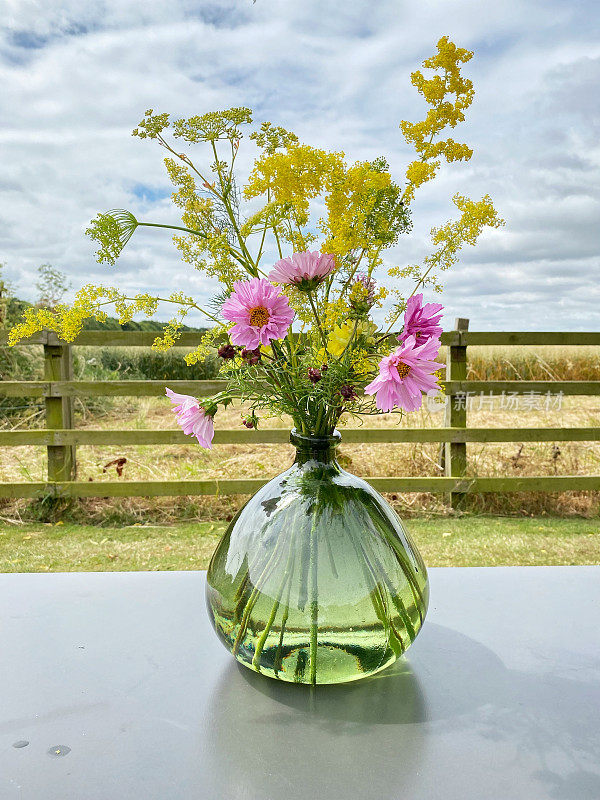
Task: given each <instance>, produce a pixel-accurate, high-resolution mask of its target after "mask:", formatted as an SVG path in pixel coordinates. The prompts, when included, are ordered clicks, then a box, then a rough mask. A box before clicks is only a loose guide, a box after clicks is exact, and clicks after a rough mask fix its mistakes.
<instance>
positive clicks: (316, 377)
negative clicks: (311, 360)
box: [308, 367, 323, 383]
mask: <svg viewBox="0 0 600 800" xmlns="http://www.w3.org/2000/svg"><path fill="white" fill-rule="evenodd" d="M308 377H309V379H310V380H311V382H312V383H318V382H319V381H320V380H321V378H322V377H323V375H322V374H321V370H320V369H313V368H312V367H311V369H309V370H308Z"/></svg>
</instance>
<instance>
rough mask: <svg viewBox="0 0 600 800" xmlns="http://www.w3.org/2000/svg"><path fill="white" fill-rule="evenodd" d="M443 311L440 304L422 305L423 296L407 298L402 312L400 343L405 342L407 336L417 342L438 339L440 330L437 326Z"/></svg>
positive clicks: (414, 295)
mask: <svg viewBox="0 0 600 800" xmlns="http://www.w3.org/2000/svg"><path fill="white" fill-rule="evenodd" d="M443 310H444V306H443V305H441V303H425V305H423V295H422V294H413V296H412V297H409V298H408V301H407V303H406V311H405V312H404V328H403V330H402V333H401V334H400V335H399V336H398V339H399V340H400V341H401V342H405V341H406V339H407V338H408V337H409V336H414V337H415V339H416V340H417V341H419V342H423V341H424V340H425V339H430V338H434V339H439V338H440V336H441V335H442V328H441V326H440V325H439V321H440V320H441V318H442V316H443V314H441V313H440V312H441V311H443Z"/></svg>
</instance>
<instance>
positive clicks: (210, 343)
mask: <svg viewBox="0 0 600 800" xmlns="http://www.w3.org/2000/svg"><path fill="white" fill-rule="evenodd" d="M231 327H232V326H231V325H229V326H226V325H215V327H214V328H211V330H209V331H206V333H205V334H204V335H203V336H202V338H201V339H200V344H199V345H198V346H197V347H196V348H195V349H194V350H192V351H191V352H190V353H186V355H185V357H184V358H185V363H186V364H187V365H188V367H191V366H192V364H198V362H200V361H204V359H205V358H206V357H207V356H209V355H210V354H211V353H212V352H213V351H214V349H215V347H216V342H217V340H218V339H219V338H220V337H221V336H223V335H224V334H226V333H227V331H228V330H229V328H231ZM223 363H224V364H227V362H226V361H225V362H223Z"/></svg>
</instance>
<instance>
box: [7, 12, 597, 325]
mask: <svg viewBox="0 0 600 800" xmlns="http://www.w3.org/2000/svg"><path fill="white" fill-rule="evenodd" d="M0 11H1V12H2V13H0V25H3V29H2V31H1V38H0V85H1V86H2V91H1V92H0V119H1V126H0V151H1V163H2V170H1V172H0V262H4V263H5V264H6V275H7V276H8V277H9V279H10V280H11V281H12V282H13V283H14V284H15V286H16V287H17V291H18V294H19V295H20V296H22V297H25V298H28V299H33V298H34V297H35V288H34V284H35V279H36V270H37V267H38V265H39V264H41V263H44V262H50V263H52V264H53V265H54V266H56V267H58V268H60V269H62V270H63V271H65V272H66V273H68V275H69V276H70V279H71V280H72V283H73V285H74V287H75V288H78V287H79V286H81V285H82V284H83V283H86V282H89V281H93V282H98V283H102V282H104V283H114V284H116V285H119V286H121V287H123V288H127V289H129V290H137V289H144V290H146V289H149V290H156V291H165V290H166V289H170V288H173V287H181V288H183V289H185V290H187V291H189V292H190V293H192V294H194V295H196V296H198V297H199V298H200V299H202V298H206V297H207V296H208V295H209V294H210V292H211V289H212V288H214V287H212V286H211V285H210V284H209V283H208V282H207V281H203V280H202V277H201V275H200V274H199V273H197V272H194V271H193V270H190V268H188V267H187V266H186V265H183V264H182V263H181V262H180V261H179V258H178V253H177V251H176V250H175V249H174V247H173V245H172V243H171V241H170V237H169V236H168V235H164V233H163V232H160V231H151V230H150V231H148V230H146V231H143V232H142V231H138V233H137V234H136V235H135V236H134V238H133V239H132V241H131V243H130V245H129V246H128V248H127V249H126V251H125V252H124V254H123V256H122V258H121V259H120V261H119V262H118V264H117V266H116V267H113V268H111V267H106V266H100V265H98V264H96V263H95V261H94V257H93V252H94V246H93V243H91V242H90V241H89V240H88V239H87V238H86V237H85V236H84V233H83V232H84V229H85V227H86V226H87V224H88V222H89V220H90V218H91V217H93V216H94V215H95V214H96V212H97V211H99V210H106V209H108V208H115V207H116V208H119V207H122V208H129V209H130V210H132V211H133V212H134V213H135V214H136V215H137V216H138V218H140V219H146V220H151V221H157V222H176V221H177V216H176V213H175V211H174V209H173V208H171V205H170V200H169V194H170V191H171V190H170V185H169V182H168V180H167V179H166V176H165V173H164V167H163V165H162V152H161V151H160V149H159V148H157V147H155V146H153V143H151V142H149V141H140V140H138V139H134V138H132V137H131V135H130V132H131V129H132V128H133V127H134V126H135V125H136V124H137V123H138V121H139V119H140V118H141V116H142V114H143V112H144V110H145V109H146V108H150V107H152V108H154V109H155V110H158V111H169V112H171V113H172V114H173V115H174V116H175V117H179V116H187V115H191V114H196V113H203V112H205V111H208V110H214V109H220V108H226V107H229V106H234V105H245V106H251V107H252V108H253V109H254V112H255V119H256V120H257V121H262V120H264V119H268V120H271V121H273V123H275V124H279V125H283V126H284V127H286V128H289V129H292V130H294V131H296V133H297V134H298V135H299V136H300V138H301V140H303V141H306V142H308V143H310V144H314V145H316V146H320V147H325V148H330V149H335V150H340V149H343V150H344V151H345V152H346V154H347V157H348V159H349V160H351V161H353V160H356V159H365V158H372V157H375V156H377V155H381V154H384V155H386V156H387V157H388V160H389V161H390V164H391V166H392V170H393V172H394V173H395V174H396V176H397V177H398V178H400V177H401V175H402V173H403V170H404V168H405V165H406V163H407V162H408V161H409V160H410V156H411V153H410V150H409V149H408V146H407V145H406V144H405V143H404V141H403V139H402V136H401V134H400V131H399V130H398V124H399V122H400V120H401V119H410V120H417V119H420V118H422V116H423V114H424V103H423V102H422V100H421V99H420V98H419V97H418V95H417V93H416V91H415V90H414V89H413V88H412V87H411V86H410V83H409V75H410V72H411V70H413V69H414V68H415V67H416V66H418V64H419V63H420V62H421V61H422V60H423V59H424V58H426V57H427V56H429V55H430V54H431V53H433V51H434V49H435V43H436V42H437V40H438V39H439V38H440V36H442V35H444V34H448V35H449V36H450V37H451V38H453V40H454V41H455V42H456V43H457V44H459V45H461V46H464V47H467V48H469V49H471V50H474V51H475V57H474V58H473V60H472V61H471V62H469V64H468V65H467V68H466V70H465V71H466V74H468V75H469V77H471V79H472V80H473V81H474V83H475V89H476V97H475V101H474V103H473V106H472V107H471V109H470V111H469V116H468V122H467V123H466V124H465V125H463V126H462V128H461V129H460V134H459V133H458V130H459V129H457V131H456V136H455V138H457V139H458V140H459V141H465V142H467V143H468V144H469V145H470V146H472V147H473V149H474V151H475V152H474V156H473V158H472V160H471V161H470V162H468V163H467V164H452V165H446V166H445V167H444V168H443V170H442V172H441V175H440V177H439V178H438V180H436V181H435V182H434V183H432V184H429V185H428V186H426V187H424V188H423V189H421V190H420V192H419V194H418V195H417V199H416V201H415V203H414V207H413V211H414V222H415V225H414V231H413V233H412V235H411V237H410V238H405V239H403V240H401V242H400V244H399V245H398V246H397V247H396V248H395V249H394V250H393V251H388V254H387V257H388V260H389V262H390V263H394V264H404V263H415V262H417V263H418V262H419V260H420V259H422V258H423V257H424V256H425V255H426V254H427V253H428V251H429V248H428V231H429V229H430V228H431V226H432V225H436V224H440V223H442V222H445V221H447V220H448V219H449V218H451V217H452V216H453V211H454V207H453V206H452V204H451V201H450V198H451V197H452V195H453V194H454V193H455V192H457V191H460V192H461V193H463V194H467V195H469V196H470V197H473V198H479V197H481V196H482V195H483V194H485V193H486V192H488V193H490V194H491V195H492V197H493V199H494V202H495V204H496V207H497V209H498V210H499V212H500V214H501V215H502V216H503V217H504V218H505V219H506V223H507V224H506V227H505V228H504V229H502V230H500V231H491V232H488V233H486V234H485V235H484V236H483V237H482V239H481V240H480V243H479V245H478V246H477V247H476V248H467V252H464V254H463V258H462V260H461V263H460V265H459V266H458V267H457V268H456V269H455V270H454V272H453V273H452V274H447V278H446V281H445V285H446V292H445V295H444V302H445V304H446V305H447V308H448V316H447V319H446V327H451V325H452V320H453V318H454V317H455V316H465V317H469V318H470V319H471V329H472V330H493V329H495V330H558V329H573V330H598V329H599V328H600V312H599V309H600V257H599V252H600V91H599V85H600V35H599V34H600V24H599V23H600V10H599V9H598V5H597V2H596V0H560V1H557V0H540V1H539V2H536V1H535V0H503V2H502V3H495V2H491V0H435V1H433V0H418V2H417V1H416V0H412V2H405V1H404V0H256V3H254V4H253V3H252V2H251V0H235V1H234V0H218V1H215V2H211V1H210V0H170V1H169V2H168V3H166V2H164V0H95V2H91V0H0ZM247 144H248V145H249V143H247ZM252 156H253V152H252V149H251V147H249V149H248V153H247V159H250V158H251V157H252ZM248 163H249V161H248ZM436 299H438V298H436ZM160 316H161V318H166V312H165V313H163V314H162V315H160Z"/></svg>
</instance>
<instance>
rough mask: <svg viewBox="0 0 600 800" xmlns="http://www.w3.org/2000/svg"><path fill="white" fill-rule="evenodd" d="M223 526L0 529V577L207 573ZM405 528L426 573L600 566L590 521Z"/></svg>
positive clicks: (465, 521) (598, 525)
mask: <svg viewBox="0 0 600 800" xmlns="http://www.w3.org/2000/svg"><path fill="white" fill-rule="evenodd" d="M225 525H226V523H224V522H215V523H207V522H204V523H197V524H189V523H188V524H182V525H177V526H173V527H167V526H151V525H146V526H136V525H134V526H130V527H126V528H97V527H92V526H86V525H68V524H65V525H62V524H58V525H48V524H42V523H38V524H27V525H3V526H0V572H61V571H104V570H150V569H158V570H162V569H171V570H173V569H199V568H205V567H206V566H207V565H208V561H209V559H210V556H211V553H212V551H213V549H214V547H215V545H216V543H217V541H218V538H219V535H220V534H221V533H222V531H223V530H224V528H225ZM407 527H408V529H409V530H410V531H411V533H412V534H413V535H414V538H415V541H416V542H417V544H418V546H419V549H420V550H421V552H422V553H423V556H424V558H425V561H426V562H427V564H428V565H429V566H432V567H434V566H455V567H458V566H500V565H510V564H537V565H541V564H599V563H600V521H599V520H596V519H591V520H589V519H580V518H577V519H556V518H548V517H538V518H529V519H514V518H504V517H462V518H445V517H441V518H435V519H411V520H409V522H408V524H407Z"/></svg>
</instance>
